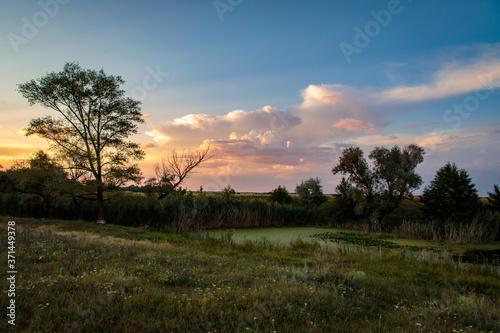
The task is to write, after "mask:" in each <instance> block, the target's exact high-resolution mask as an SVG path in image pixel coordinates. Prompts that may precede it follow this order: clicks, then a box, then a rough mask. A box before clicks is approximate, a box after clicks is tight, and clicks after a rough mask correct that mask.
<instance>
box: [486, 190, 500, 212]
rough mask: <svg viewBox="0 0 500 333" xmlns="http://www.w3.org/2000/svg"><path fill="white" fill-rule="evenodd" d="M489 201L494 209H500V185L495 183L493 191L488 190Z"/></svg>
mask: <svg viewBox="0 0 500 333" xmlns="http://www.w3.org/2000/svg"><path fill="white" fill-rule="evenodd" d="M488 202H489V203H490V205H491V207H492V208H493V209H494V210H496V211H500V186H498V185H494V186H493V192H488Z"/></svg>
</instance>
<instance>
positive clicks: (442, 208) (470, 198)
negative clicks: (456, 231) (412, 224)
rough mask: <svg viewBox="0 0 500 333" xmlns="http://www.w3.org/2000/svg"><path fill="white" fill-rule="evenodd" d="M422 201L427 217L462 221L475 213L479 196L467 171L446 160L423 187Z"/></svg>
mask: <svg viewBox="0 0 500 333" xmlns="http://www.w3.org/2000/svg"><path fill="white" fill-rule="evenodd" d="M422 203H423V204H424V205H423V207H422V210H423V212H424V214H425V215H426V216H428V217H431V218H436V219H439V220H447V219H454V220H458V221H463V220H466V219H470V218H471V217H472V216H474V215H475V214H476V213H477V210H478V208H479V197H478V195H477V190H476V188H475V186H474V184H472V180H471V178H470V177H469V174H468V173H467V171H466V170H464V169H458V167H457V166H456V164H455V163H450V162H448V163H446V165H445V166H443V167H441V168H440V169H439V170H438V171H437V172H436V175H435V176H434V179H433V180H432V181H431V183H430V184H429V186H427V187H426V188H425V189H424V192H423V194H422Z"/></svg>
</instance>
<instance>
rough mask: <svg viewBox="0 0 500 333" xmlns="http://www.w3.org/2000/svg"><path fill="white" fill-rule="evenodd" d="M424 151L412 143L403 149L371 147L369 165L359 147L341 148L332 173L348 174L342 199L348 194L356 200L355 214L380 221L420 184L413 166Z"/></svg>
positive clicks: (421, 157)
mask: <svg viewBox="0 0 500 333" xmlns="http://www.w3.org/2000/svg"><path fill="white" fill-rule="evenodd" d="M424 154H425V151H424V149H423V148H422V147H419V146H417V145H415V144H411V145H409V146H406V147H404V148H403V150H401V148H400V147H398V146H394V147H393V148H392V149H388V148H385V147H375V148H374V149H373V150H372V152H371V153H370V155H369V156H368V157H369V158H370V160H371V161H372V167H370V166H369V165H368V162H367V160H366V159H365V158H364V156H363V151H362V150H361V148H359V147H350V148H347V149H345V150H344V151H343V153H342V156H341V157H340V158H339V162H338V164H337V165H336V166H335V167H334V168H333V169H332V173H333V174H334V175H335V174H338V173H340V174H343V175H347V176H348V177H347V178H344V179H343V183H342V186H341V188H340V191H342V193H341V194H342V195H343V198H344V200H346V199H347V196H350V197H351V198H352V200H353V201H354V202H355V203H356V208H355V211H356V213H357V215H359V216H366V217H368V218H370V219H371V220H373V221H375V222H377V223H380V222H381V221H382V220H383V218H384V217H385V216H387V215H388V214H389V213H391V212H392V211H394V209H396V208H397V207H398V206H399V204H400V202H401V201H402V200H403V199H404V198H406V197H409V196H411V195H412V193H413V191H414V190H416V189H418V188H419V187H420V185H421V184H422V178H421V177H420V175H418V174H417V173H416V171H415V169H416V167H417V166H418V165H419V164H420V163H422V162H423V160H424ZM347 183H350V184H351V186H348V184H347ZM337 190H338V191H339V189H337Z"/></svg>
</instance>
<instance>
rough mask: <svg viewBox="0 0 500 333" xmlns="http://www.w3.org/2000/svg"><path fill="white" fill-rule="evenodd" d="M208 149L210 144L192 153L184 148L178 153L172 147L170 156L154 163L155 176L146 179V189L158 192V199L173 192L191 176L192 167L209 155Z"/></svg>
mask: <svg viewBox="0 0 500 333" xmlns="http://www.w3.org/2000/svg"><path fill="white" fill-rule="evenodd" d="M209 151H210V146H207V147H206V148H205V149H202V150H198V151H196V152H194V153H193V152H189V151H186V150H184V151H183V152H182V154H178V153H177V151H176V150H175V149H174V150H173V151H172V154H171V155H170V157H168V158H167V159H166V158H163V159H162V160H161V162H160V163H156V164H155V174H156V177H154V178H150V179H148V180H147V181H146V186H147V189H148V191H149V192H156V193H158V199H163V198H165V197H166V196H167V195H169V194H170V193H173V192H175V190H176V188H177V187H179V186H180V185H182V183H183V182H184V181H185V180H186V179H188V178H189V177H190V176H191V174H192V173H193V169H194V168H196V167H197V166H199V165H200V164H201V163H202V162H203V161H205V160H207V159H209V158H210V157H211V156H209V155H208V152H209Z"/></svg>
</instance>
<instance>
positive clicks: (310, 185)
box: [295, 177, 326, 205]
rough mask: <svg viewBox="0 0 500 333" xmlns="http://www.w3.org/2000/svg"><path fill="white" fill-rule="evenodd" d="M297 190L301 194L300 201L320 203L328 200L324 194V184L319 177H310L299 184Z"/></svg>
mask: <svg viewBox="0 0 500 333" xmlns="http://www.w3.org/2000/svg"><path fill="white" fill-rule="evenodd" d="M295 192H297V194H298V195H299V202H300V203H303V204H306V205H312V204H314V205H320V204H322V203H323V202H325V201H326V198H325V196H324V195H323V186H321V180H320V179H319V178H312V177H311V178H309V179H307V180H304V181H303V182H302V183H301V184H300V185H297V187H296V188H295Z"/></svg>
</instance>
